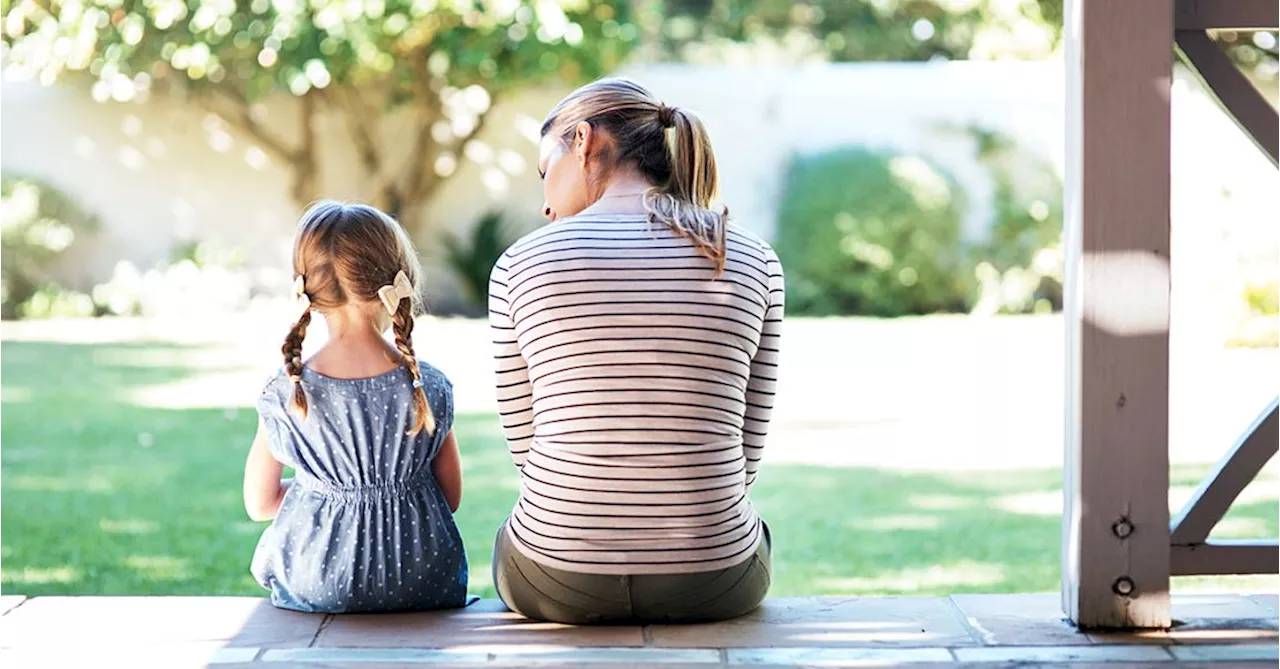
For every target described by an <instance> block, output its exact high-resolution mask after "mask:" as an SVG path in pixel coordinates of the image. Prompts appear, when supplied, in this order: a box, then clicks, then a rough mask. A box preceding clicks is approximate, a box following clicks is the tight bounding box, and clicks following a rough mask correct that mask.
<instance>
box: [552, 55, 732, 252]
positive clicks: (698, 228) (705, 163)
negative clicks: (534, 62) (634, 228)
mask: <svg viewBox="0 0 1280 669" xmlns="http://www.w3.org/2000/svg"><path fill="white" fill-rule="evenodd" d="M583 122H585V123H588V124H590V125H591V126H592V127H593V128H598V129H603V130H605V131H606V132H607V134H608V139H609V140H611V141H606V142H604V143H603V145H602V146H601V148H600V149H599V150H598V151H596V152H594V153H593V154H592V155H591V156H590V158H591V159H593V160H595V161H597V162H600V163H603V164H604V165H605V166H606V169H610V168H613V167H617V166H620V165H633V166H634V167H635V168H636V169H638V170H639V171H640V173H641V174H642V175H644V177H645V178H647V179H648V180H649V181H650V182H652V183H654V184H656V186H655V187H654V188H652V189H650V190H649V191H648V192H647V193H645V196H644V205H645V209H647V210H648V212H649V220H650V221H651V222H655V223H656V222H661V223H664V224H666V225H668V226H670V227H671V229H673V230H675V231H676V232H677V233H679V234H681V235H683V236H685V237H687V238H689V239H691V240H693V242H694V243H695V244H697V245H698V248H699V250H700V251H701V252H702V253H703V255H705V256H707V257H708V258H710V259H711V260H712V262H714V263H715V266H716V272H717V273H719V272H723V271H724V262H725V236H726V234H727V233H726V229H727V226H728V222H729V211H728V209H721V210H720V211H712V210H711V209H710V206H711V200H712V199H713V198H714V197H715V195H716V188H717V185H718V184H717V180H718V177H717V174H716V158H715V154H714V153H713V152H712V150H711V138H710V136H708V134H707V129H706V127H705V126H704V125H703V124H702V121H701V120H700V119H699V118H698V117H697V115H695V114H694V113H693V112H690V111H687V110H684V109H679V108H676V107H668V106H667V105H665V104H663V103H661V102H659V101H658V100H657V99H656V98H654V97H653V95H652V94H651V93H649V91H648V90H646V89H645V88H644V87H643V86H641V85H640V84H638V83H636V82H634V81H631V80H629V79H621V78H610V79H601V80H599V81H595V82H593V83H590V84H587V85H586V86H583V87H582V88H579V89H578V90H576V91H574V92H572V93H570V94H569V96H568V97H566V98H565V99H564V100H561V101H560V104H558V105H556V107H555V109H552V110H551V113H550V114H548V115H547V120H546V121H545V122H543V124H542V135H543V136H546V135H553V136H556V137H559V138H560V139H561V141H563V142H565V143H566V144H567V143H569V142H570V141H571V140H572V139H573V135H574V132H575V131H576V128H577V126H578V124H579V123H583Z"/></svg>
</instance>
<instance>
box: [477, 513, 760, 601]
mask: <svg viewBox="0 0 1280 669" xmlns="http://www.w3.org/2000/svg"><path fill="white" fill-rule="evenodd" d="M763 522H764V521H761V523H763ZM763 529H764V534H765V536H764V540H763V541H761V542H760V548H758V549H757V550H756V552H755V553H754V554H753V555H752V556H751V557H749V558H747V560H745V561H744V562H742V563H741V564H738V565H734V566H732V567H728V568H725V569H720V570H717V571H708V572H698V573H693V574H639V575H636V576H613V575H607V574H581V573H576V572H570V571H563V570H560V569H553V568H551V567H547V566H544V565H541V564H538V563H537V562H534V561H533V560H530V559H529V558H527V557H525V555H524V554H523V553H521V552H520V551H519V549H517V548H516V547H515V546H514V545H512V542H511V539H510V537H508V536H507V527H506V523H503V526H502V528H501V529H499V530H498V538H497V541H495V542H494V547H493V583H494V586H495V587H496V588H497V590H498V597H500V598H501V599H502V602H503V603H504V604H506V605H507V608H509V609H511V610H512V611H515V612H516V613H519V614H520V615H523V616H524V617H526V618H532V619H534V620H545V621H550V622H557V623H565V624H570V625H590V624H596V623H650V622H653V623H658V622H708V621H714V620H728V619H729V618H736V617H738V616H741V615H744V614H747V613H750V612H751V611H753V610H755V609H756V608H757V607H759V606H760V602H762V601H764V597H765V594H767V593H768V592H769V582H770V572H771V563H770V557H769V556H770V550H771V543H772V540H771V538H770V536H769V526H768V525H765V526H764V528H763Z"/></svg>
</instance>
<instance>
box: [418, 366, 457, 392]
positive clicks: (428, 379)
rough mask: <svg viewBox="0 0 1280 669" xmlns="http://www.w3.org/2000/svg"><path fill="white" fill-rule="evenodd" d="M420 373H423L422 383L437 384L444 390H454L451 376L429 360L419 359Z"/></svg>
mask: <svg viewBox="0 0 1280 669" xmlns="http://www.w3.org/2000/svg"><path fill="white" fill-rule="evenodd" d="M418 373H419V374H420V375H422V383H423V384H425V385H428V386H431V385H435V386H438V387H440V388H442V389H444V390H449V391H452V390H453V382H452V381H450V380H449V377H448V376H447V375H445V373H444V372H442V371H440V369H439V368H438V367H436V366H435V365H432V364H431V363H429V362H426V361H424V360H419V361H418Z"/></svg>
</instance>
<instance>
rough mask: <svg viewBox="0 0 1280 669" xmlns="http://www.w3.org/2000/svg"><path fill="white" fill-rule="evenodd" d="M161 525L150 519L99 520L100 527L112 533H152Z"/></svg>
mask: <svg viewBox="0 0 1280 669" xmlns="http://www.w3.org/2000/svg"><path fill="white" fill-rule="evenodd" d="M159 527H160V526H159V525H157V524H156V523H153V522H151V521H149V520H139V519H136V518H135V519H128V520H113V519H111V518H103V519H102V520H100V521H98V529H100V530H102V531H103V532H110V533H111V534H151V533H152V532H155V531H156V530H157V529H159Z"/></svg>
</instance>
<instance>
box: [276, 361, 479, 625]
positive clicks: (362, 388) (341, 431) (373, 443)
mask: <svg viewBox="0 0 1280 669" xmlns="http://www.w3.org/2000/svg"><path fill="white" fill-rule="evenodd" d="M419 373H420V375H421V378H422V380H423V390H424V391H425V393H426V396H427V401H428V403H429V405H430V408H431V412H432V414H433V415H434V417H435V422H436V429H435V431H434V432H432V433H427V432H425V431H423V432H419V433H417V434H410V428H411V427H412V426H413V424H414V403H413V396H412V393H413V385H412V381H413V379H412V378H411V377H410V375H409V373H408V372H407V371H405V369H403V368H402V367H397V368H395V369H393V370H392V371H390V372H387V373H386V374H382V375H379V376H376V377H373V378H367V379H335V378H330V377H327V376H324V375H321V374H319V373H317V372H315V371H313V370H311V369H310V368H303V370H302V381H301V383H302V387H303V389H304V390H305V392H306V396H307V400H308V407H309V408H308V412H307V416H306V417H305V418H304V417H303V416H301V415H299V413H298V412H296V411H291V410H290V409H289V400H290V396H291V395H292V393H293V384H292V383H291V381H290V380H289V378H288V377H287V376H285V375H284V374H283V373H282V374H279V375H277V376H276V377H274V378H273V379H272V380H271V381H270V382H269V383H268V384H267V387H266V388H265V389H264V391H263V394H262V396H261V398H260V400H259V406H258V408H259V412H260V414H261V416H262V420H263V424H264V426H265V427H266V428H267V430H268V434H269V437H270V448H271V453H272V455H274V456H275V457H276V458H277V459H278V460H279V461H280V462H282V463H284V464H286V465H288V466H290V467H292V468H293V469H294V483H293V485H292V486H291V487H290V488H289V490H288V492H287V493H286V496H285V499H284V501H283V503H282V504H281V507H280V512H279V514H278V515H277V516H276V519H275V521H274V522H273V524H272V525H271V527H269V528H267V530H266V531H265V532H264V533H263V536H262V539H261V540H260V541H259V544H258V549H257V551H256V553H255V555H254V561H253V567H252V570H253V573H254V575H255V576H256V577H257V578H258V580H259V582H260V583H262V584H263V585H264V586H265V587H267V588H268V589H270V590H271V592H272V599H273V601H274V602H275V603H276V605H277V606H283V607H286V608H292V609H297V610H303V611H326V612H344V611H367V610H379V611H384V610H396V609H431V608H445V607H453V606H461V605H462V604H463V603H464V601H465V598H466V587H467V563H466V556H465V554H464V553H463V549H462V539H461V536H460V535H459V533H458V529H457V526H456V525H455V523H454V520H453V515H452V513H451V512H450V510H449V506H448V503H447V502H446V500H445V496H444V494H443V492H442V491H441V488H440V486H439V484H438V483H437V482H436V480H435V476H434V474H433V471H432V467H431V463H432V459H433V458H434V457H435V455H436V453H437V452H438V451H439V449H440V446H441V443H442V441H443V439H444V437H445V435H447V434H448V433H449V430H450V429H451V427H452V421H453V400H452V390H451V387H450V385H449V381H448V379H446V378H445V377H444V375H443V374H441V373H440V372H439V371H437V370H436V369H435V368H433V367H431V366H429V365H425V364H422V363H419Z"/></svg>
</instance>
